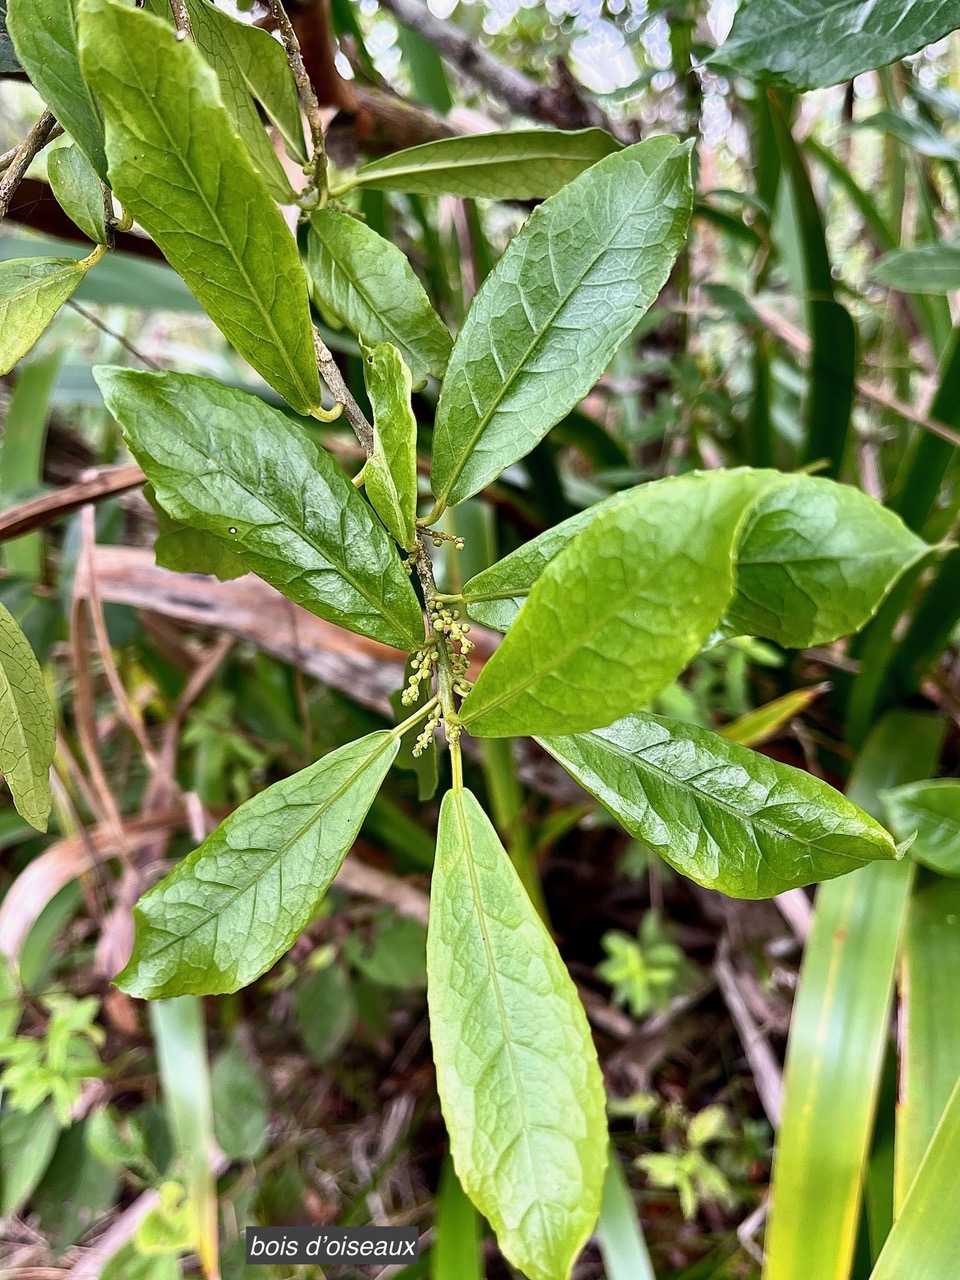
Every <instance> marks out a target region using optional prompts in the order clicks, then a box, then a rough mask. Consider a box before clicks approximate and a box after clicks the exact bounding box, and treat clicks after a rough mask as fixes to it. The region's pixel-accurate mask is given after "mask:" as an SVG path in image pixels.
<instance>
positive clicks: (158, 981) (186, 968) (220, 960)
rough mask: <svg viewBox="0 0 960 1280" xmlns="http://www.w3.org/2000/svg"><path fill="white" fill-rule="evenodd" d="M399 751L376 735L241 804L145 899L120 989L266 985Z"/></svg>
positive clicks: (156, 993) (158, 991)
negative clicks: (269, 972) (263, 979)
mask: <svg viewBox="0 0 960 1280" xmlns="http://www.w3.org/2000/svg"><path fill="white" fill-rule="evenodd" d="M396 753H397V740H396V739H395V738H394V737H392V736H391V734H390V733H388V732H382V733H372V734H369V735H368V736H367V737H365V738H360V739H359V740H358V741H356V742H351V743H349V744H348V745H347V746H345V747H340V748H339V749H338V750H336V751H333V752H331V753H330V754H329V755H327V756H324V757H323V759H322V760H318V761H317V762H316V764H312V765H310V767H309V768H308V769H304V770H302V771H301V772H300V773H296V774H294V775H293V776H292V777H290V778H286V779H285V780H284V781H283V782H278V783H275V784H274V785H273V786H272V787H268V788H267V790H266V791H264V792H262V793H261V794H260V795H258V796H255V797H254V798H253V799H252V800H248V801H247V802H246V804H243V805H241V806H240V808H239V809H237V810H236V812H235V813H232V814H231V815H230V817H229V818H227V819H226V821H225V822H222V823H221V824H220V826H219V827H218V828H217V829H216V831H214V832H213V833H212V834H211V835H209V836H208V837H207V838H206V840H204V842H203V844H202V845H200V847H199V848H198V849H195V850H194V851H193V853H191V854H189V855H188V857H186V858H184V860H183V861H182V862H181V863H180V864H179V865H178V866H177V867H176V868H175V869H174V870H173V871H171V873H170V874H169V875H168V876H166V877H165V878H164V879H163V880H161V881H160V883H159V884H157V885H155V886H154V888H153V889H151V890H150V891H149V892H148V893H147V894H145V895H144V896H143V897H142V898H141V899H140V901H139V903H138V904H137V906H136V907H135V908H134V922H135V925H136V937H135V941H134V947H133V955H132V957H131V959H130V963H129V964H128V965H127V967H126V968H125V969H124V971H123V972H122V973H121V974H120V975H119V976H118V978H117V983H118V984H119V985H120V986H121V987H122V988H123V989H124V990H125V991H128V992H129V993H130V994H131V995H136V996H142V997H144V998H147V999H158V998H160V997H166V996H176V995H187V994H193V995H218V994H221V993H224V992H229V991H236V990H238V989H239V988H240V987H243V986H246V985H247V984H248V983H251V982H253V981H254V979H256V978H259V977H260V975H261V974H262V973H265V972H266V970H267V969H269V968H270V966H271V965H272V964H274V963H275V962H276V961H277V960H278V959H279V958H280V956H282V955H283V954H284V952H285V951H287V950H288V949H289V948H290V947H291V946H292V944H293V942H294V941H295V940H296V938H297V937H299V935H300V934H301V933H302V932H303V930H304V929H305V928H306V926H307V925H308V924H309V923H310V921H311V920H312V918H313V917H314V916H315V915H316V913H317V910H318V908H319V906H320V902H321V900H322V898H323V896H324V894H325V893H326V891H327V889H328V888H329V886H330V883H331V881H332V880H333V878H334V876H335V875H336V874H337V872H338V871H339V869H340V864H341V863H342V862H343V859H344V857H345V855H346V854H347V852H348V850H349V849H350V846H351V845H352V844H353V842H354V840H355V839H356V835H357V832H358V831H359V829H360V824H361V823H362V822H363V819H364V816H365V815H366V812H367V810H368V809H369V807H370V805H371V804H372V802H373V799H374V797H375V796H376V794H377V791H378V790H379V787H380V784H381V782H382V781H383V779H384V777H385V775H386V772H387V770H388V769H389V767H390V765H391V763H392V761H393V758H394V756H395V755H396Z"/></svg>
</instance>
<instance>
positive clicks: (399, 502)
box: [363, 342, 417, 551]
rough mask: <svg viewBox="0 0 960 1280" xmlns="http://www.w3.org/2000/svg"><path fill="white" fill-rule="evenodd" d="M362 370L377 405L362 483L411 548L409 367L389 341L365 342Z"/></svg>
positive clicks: (413, 433) (413, 496)
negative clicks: (370, 451)
mask: <svg viewBox="0 0 960 1280" xmlns="http://www.w3.org/2000/svg"><path fill="white" fill-rule="evenodd" d="M363 355H364V362H363V372H364V377H365V379H366V384H367V395H368V396H369V397H370V404H371V405H372V406H373V453H372V454H371V456H370V457H369V458H368V459H367V463H366V466H365V467H364V469H363V487H364V489H365V490H366V493H367V497H368V498H369V499H370V502H371V503H372V505H373V509H374V511H376V513H377V515H378V516H379V517H380V519H381V520H382V521H383V523H384V524H385V525H386V526H387V529H388V530H389V532H390V533H391V534H392V535H393V537H394V538H396V540H397V542H399V543H400V545H401V547H404V548H406V549H407V550H408V551H409V550H411V549H412V547H413V544H414V541H415V540H416V536H417V420H416V418H415V417H414V416H413V408H412V406H411V404H410V389H411V378H410V370H409V369H408V368H407V366H406V365H405V364H404V362H403V357H402V356H401V354H400V352H399V351H398V350H397V348H396V347H393V346H391V345H390V343H389V342H382V343H380V345H379V346H376V347H373V348H370V347H365V348H364V352H363Z"/></svg>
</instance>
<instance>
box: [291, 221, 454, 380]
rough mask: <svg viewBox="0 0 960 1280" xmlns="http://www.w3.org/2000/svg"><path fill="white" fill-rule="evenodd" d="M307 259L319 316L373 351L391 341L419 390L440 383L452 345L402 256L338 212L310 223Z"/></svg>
mask: <svg viewBox="0 0 960 1280" xmlns="http://www.w3.org/2000/svg"><path fill="white" fill-rule="evenodd" d="M307 254H308V262H309V266H310V276H311V278H312V280H313V286H314V292H315V294H316V299H317V302H318V303H319V305H320V308H321V310H322V311H323V312H324V313H325V314H328V315H329V316H330V317H331V318H332V319H334V320H336V321H337V322H338V323H340V324H344V325H346V326H347V328H348V329H350V330H351V331H352V332H353V333H355V334H357V336H358V337H359V338H360V339H361V340H362V341H363V342H366V343H368V344H369V345H371V346H374V345H376V344H378V343H382V342H389V343H392V344H393V346H395V347H396V348H397V350H398V351H399V352H400V354H401V355H402V356H403V359H404V360H405V361H406V363H407V364H408V365H409V367H410V372H411V374H412V375H413V383H414V386H418V385H419V384H420V383H422V382H423V381H424V379H425V378H426V376H427V374H428V373H432V374H433V375H434V377H437V378H440V377H442V376H443V371H444V369H445V368H446V365H447V360H448V358H449V356H450V348H451V345H452V342H451V338H450V334H449V333H448V331H447V328H446V326H445V325H444V323H443V321H442V320H441V319H440V317H439V316H438V315H437V313H436V312H435V311H434V309H433V307H431V305H430V301H429V299H428V298H427V295H426V293H425V292H424V289H423V285H422V284H421V283H420V281H419V280H418V279H417V277H416V276H415V275H414V274H413V268H412V267H411V266H410V263H409V262H408V261H407V259H406V258H405V256H404V255H403V254H402V253H401V252H400V250H399V249H398V248H397V247H396V246H395V245H392V244H391V243H390V242H389V241H388V240H384V238H383V237H382V236H379V235H377V233H376V232H375V231H373V230H371V228H370V227H368V226H367V225H366V224H365V223H363V222H359V221H358V220H357V219H356V218H352V217H350V215H349V214H346V213H338V212H337V211H336V210H335V209H320V210H318V211H317V212H316V213H315V214H314V215H313V217H312V218H311V219H310V234H309V237H308V240H307Z"/></svg>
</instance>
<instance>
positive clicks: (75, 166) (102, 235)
mask: <svg viewBox="0 0 960 1280" xmlns="http://www.w3.org/2000/svg"><path fill="white" fill-rule="evenodd" d="M47 181H48V182H49V183H50V190H51V191H52V192H53V194H54V195H55V196H56V198H57V203H58V204H59V205H60V208H61V209H62V210H63V211H64V213H65V214H67V216H68V217H70V218H72V219H73V221H74V222H75V223H76V224H77V226H78V227H79V228H80V230H81V231H82V232H83V234H84V235H85V236H89V237H90V239H91V240H92V241H93V242H94V243H95V244H106V242H107V228H106V210H105V206H104V202H103V186H102V185H101V182H100V177H99V175H98V174H97V171H96V170H95V169H94V167H93V165H92V164H91V163H90V161H89V160H88V159H87V157H86V156H85V155H84V154H83V152H82V151H81V150H80V148H79V147H77V146H67V147H57V148H56V150H54V151H51V152H50V155H49V157H48V159H47Z"/></svg>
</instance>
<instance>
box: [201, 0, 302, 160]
mask: <svg viewBox="0 0 960 1280" xmlns="http://www.w3.org/2000/svg"><path fill="white" fill-rule="evenodd" d="M188 5H189V8H190V17H191V21H192V24H193V30H194V34H195V35H196V37H197V43H198V44H199V46H200V48H201V49H202V50H203V52H204V54H205V55H206V56H207V58H208V59H210V61H211V62H212V63H213V66H214V69H215V70H217V71H218V73H219V75H220V82H221V84H224V79H225V78H226V79H228V80H229V81H230V88H229V90H228V89H227V87H226V86H224V99H225V100H226V101H227V102H228V106H230V103H231V102H232V101H235V102H236V108H237V110H236V116H235V118H236V120H237V124H238V127H239V126H240V124H241V121H244V122H247V121H248V122H249V123H248V124H247V126H246V127H245V128H241V130H240V132H241V134H242V136H243V138H244V141H246V142H247V143H248V145H250V141H251V140H253V127H254V121H256V127H257V129H258V130H259V132H260V134H261V136H262V137H264V138H266V139H267V145H268V147H269V149H270V151H271V153H273V147H272V145H271V144H270V141H269V138H268V137H267V134H266V132H265V130H264V128H263V124H262V123H261V121H260V119H259V116H258V114H257V112H256V111H250V109H249V108H248V107H247V106H246V103H248V102H250V100H251V99H256V101H257V102H259V103H260V105H261V106H262V107H263V110H264V112H265V114H266V116H267V118H268V120H269V121H270V123H271V124H273V125H274V126H275V127H276V129H277V131H278V132H279V134H280V136H281V137H282V138H283V141H284V142H285V144H286V146H287V148H288V150H289V152H290V154H291V155H292V156H293V157H294V159H296V160H299V161H300V162H301V163H305V162H306V160H307V149H306V146H305V145H304V141H303V123H302V121H301V118H300V103H299V99H298V98H297V87H296V85H295V83H294V80H293V76H292V75H291V73H290V64H289V63H288V62H287V56H286V54H285V53H284V50H283V45H282V44H281V43H280V41H279V40H275V39H274V38H273V36H272V35H271V34H270V33H269V31H264V30H263V29H262V28H260V27H256V26H253V25H252V23H249V22H241V21H239V20H238V19H236V18H233V17H231V16H230V14H229V13H225V12H224V11H223V9H220V8H218V7H217V5H216V4H213V3H210V0H188ZM228 94H229V97H228ZM241 95H242V98H241ZM230 109H231V112H232V111H233V107H232V106H230ZM253 154H254V157H255V158H258V157H259V155H260V144H259V143H258V142H256V141H254V142H253ZM273 154H274V157H275V154H276V153H273ZM274 163H276V159H274ZM284 181H285V182H286V181H287V180H286V179H285V180H284ZM287 185H289V183H287Z"/></svg>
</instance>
